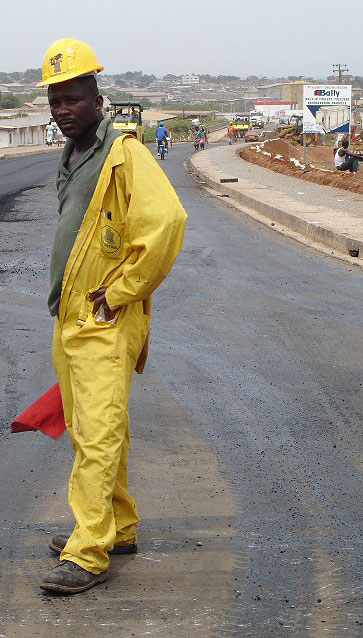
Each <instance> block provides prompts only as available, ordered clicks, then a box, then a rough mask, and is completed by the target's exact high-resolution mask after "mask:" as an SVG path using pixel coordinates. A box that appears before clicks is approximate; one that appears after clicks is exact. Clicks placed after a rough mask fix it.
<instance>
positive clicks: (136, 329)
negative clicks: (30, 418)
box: [53, 292, 148, 574]
mask: <svg viewBox="0 0 363 638" xmlns="http://www.w3.org/2000/svg"><path fill="white" fill-rule="evenodd" d="M80 298H81V295H79V294H77V293H74V292H72V293H71V295H70V298H69V301H68V305H67V311H66V316H65V320H64V323H63V326H62V327H60V324H59V321H58V319H56V321H55V330H54V339H53V363H54V367H55V370H56V374H57V377H58V381H59V385H60V389H61V394H62V401H63V408H64V414H65V420H66V425H67V430H68V433H69V436H70V440H71V443H72V447H73V449H74V451H75V461H74V466H73V470H72V473H71V477H70V481H69V492H68V499H69V505H70V507H71V509H72V512H73V515H74V517H75V519H76V526H75V529H74V531H73V533H72V535H71V537H70V539H69V541H68V543H67V545H66V547H65V548H64V550H63V552H62V553H61V559H62V560H70V561H73V562H74V563H77V564H78V565H80V566H81V567H83V568H84V569H86V570H88V571H90V572H93V573H95V574H98V573H100V572H101V571H104V570H105V569H107V567H108V564H109V558H108V552H109V551H110V550H111V549H112V548H113V546H114V544H115V543H118V542H123V541H124V542H127V541H131V542H132V541H133V540H134V539H135V537H136V533H135V525H137V524H138V523H139V519H138V516H137V512H136V506H135V502H134V500H133V498H132V497H131V496H130V495H129V493H128V489H127V457H128V448H129V431H128V412H127V404H128V394H129V389H130V383H131V378H132V374H133V371H134V368H135V360H136V359H137V357H138V355H139V353H140V351H141V348H142V345H143V343H144V340H145V337H146V334H147V330H148V318H147V317H146V316H145V315H144V314H143V311H142V303H141V302H140V303H134V304H130V305H129V306H126V307H124V308H123V309H121V311H120V312H119V313H118V315H117V320H116V322H115V323H114V324H107V323H97V322H95V320H94V318H93V316H92V313H91V312H89V313H88V315H87V320H86V321H85V323H84V324H83V325H82V326H81V327H79V325H77V324H76V322H77V319H78V315H79V308H80V303H81V302H80Z"/></svg>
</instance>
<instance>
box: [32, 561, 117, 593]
mask: <svg viewBox="0 0 363 638" xmlns="http://www.w3.org/2000/svg"><path fill="white" fill-rule="evenodd" d="M107 575H108V572H107V571H105V572H101V574H92V573H91V572H87V571H86V570H85V569H83V567H80V566H79V565H76V563H71V561H69V560H62V561H61V562H60V563H59V565H57V567H54V568H53V569H50V570H49V571H48V572H47V573H46V574H45V576H44V578H43V580H42V581H41V582H40V583H39V587H40V588H41V589H45V590H46V591H51V592H55V593H57V594H79V593H81V592H83V591H86V590H87V589H91V587H94V586H95V585H98V583H103V582H104V581H105V580H106V578H107Z"/></svg>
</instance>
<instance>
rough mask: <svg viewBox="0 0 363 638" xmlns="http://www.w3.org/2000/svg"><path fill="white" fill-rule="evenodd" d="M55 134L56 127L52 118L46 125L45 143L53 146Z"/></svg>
mask: <svg viewBox="0 0 363 638" xmlns="http://www.w3.org/2000/svg"><path fill="white" fill-rule="evenodd" d="M53 136H54V128H53V124H52V122H51V120H49V122H48V124H47V126H46V127H45V143H46V145H47V146H52V144H53Z"/></svg>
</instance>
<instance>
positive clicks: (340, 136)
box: [334, 133, 347, 158]
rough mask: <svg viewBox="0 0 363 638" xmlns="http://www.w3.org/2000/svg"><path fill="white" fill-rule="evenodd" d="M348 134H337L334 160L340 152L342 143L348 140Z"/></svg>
mask: <svg viewBox="0 0 363 638" xmlns="http://www.w3.org/2000/svg"><path fill="white" fill-rule="evenodd" d="M346 137H347V136H346V134H345V133H337V135H336V137H335V140H334V158H335V154H336V152H337V150H338V148H339V147H340V146H341V143H342V141H343V140H344V139H345V138H346Z"/></svg>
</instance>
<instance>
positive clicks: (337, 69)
mask: <svg viewBox="0 0 363 638" xmlns="http://www.w3.org/2000/svg"><path fill="white" fill-rule="evenodd" d="M348 71H349V69H348V67H347V65H346V64H333V73H337V75H338V84H343V73H348Z"/></svg>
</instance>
